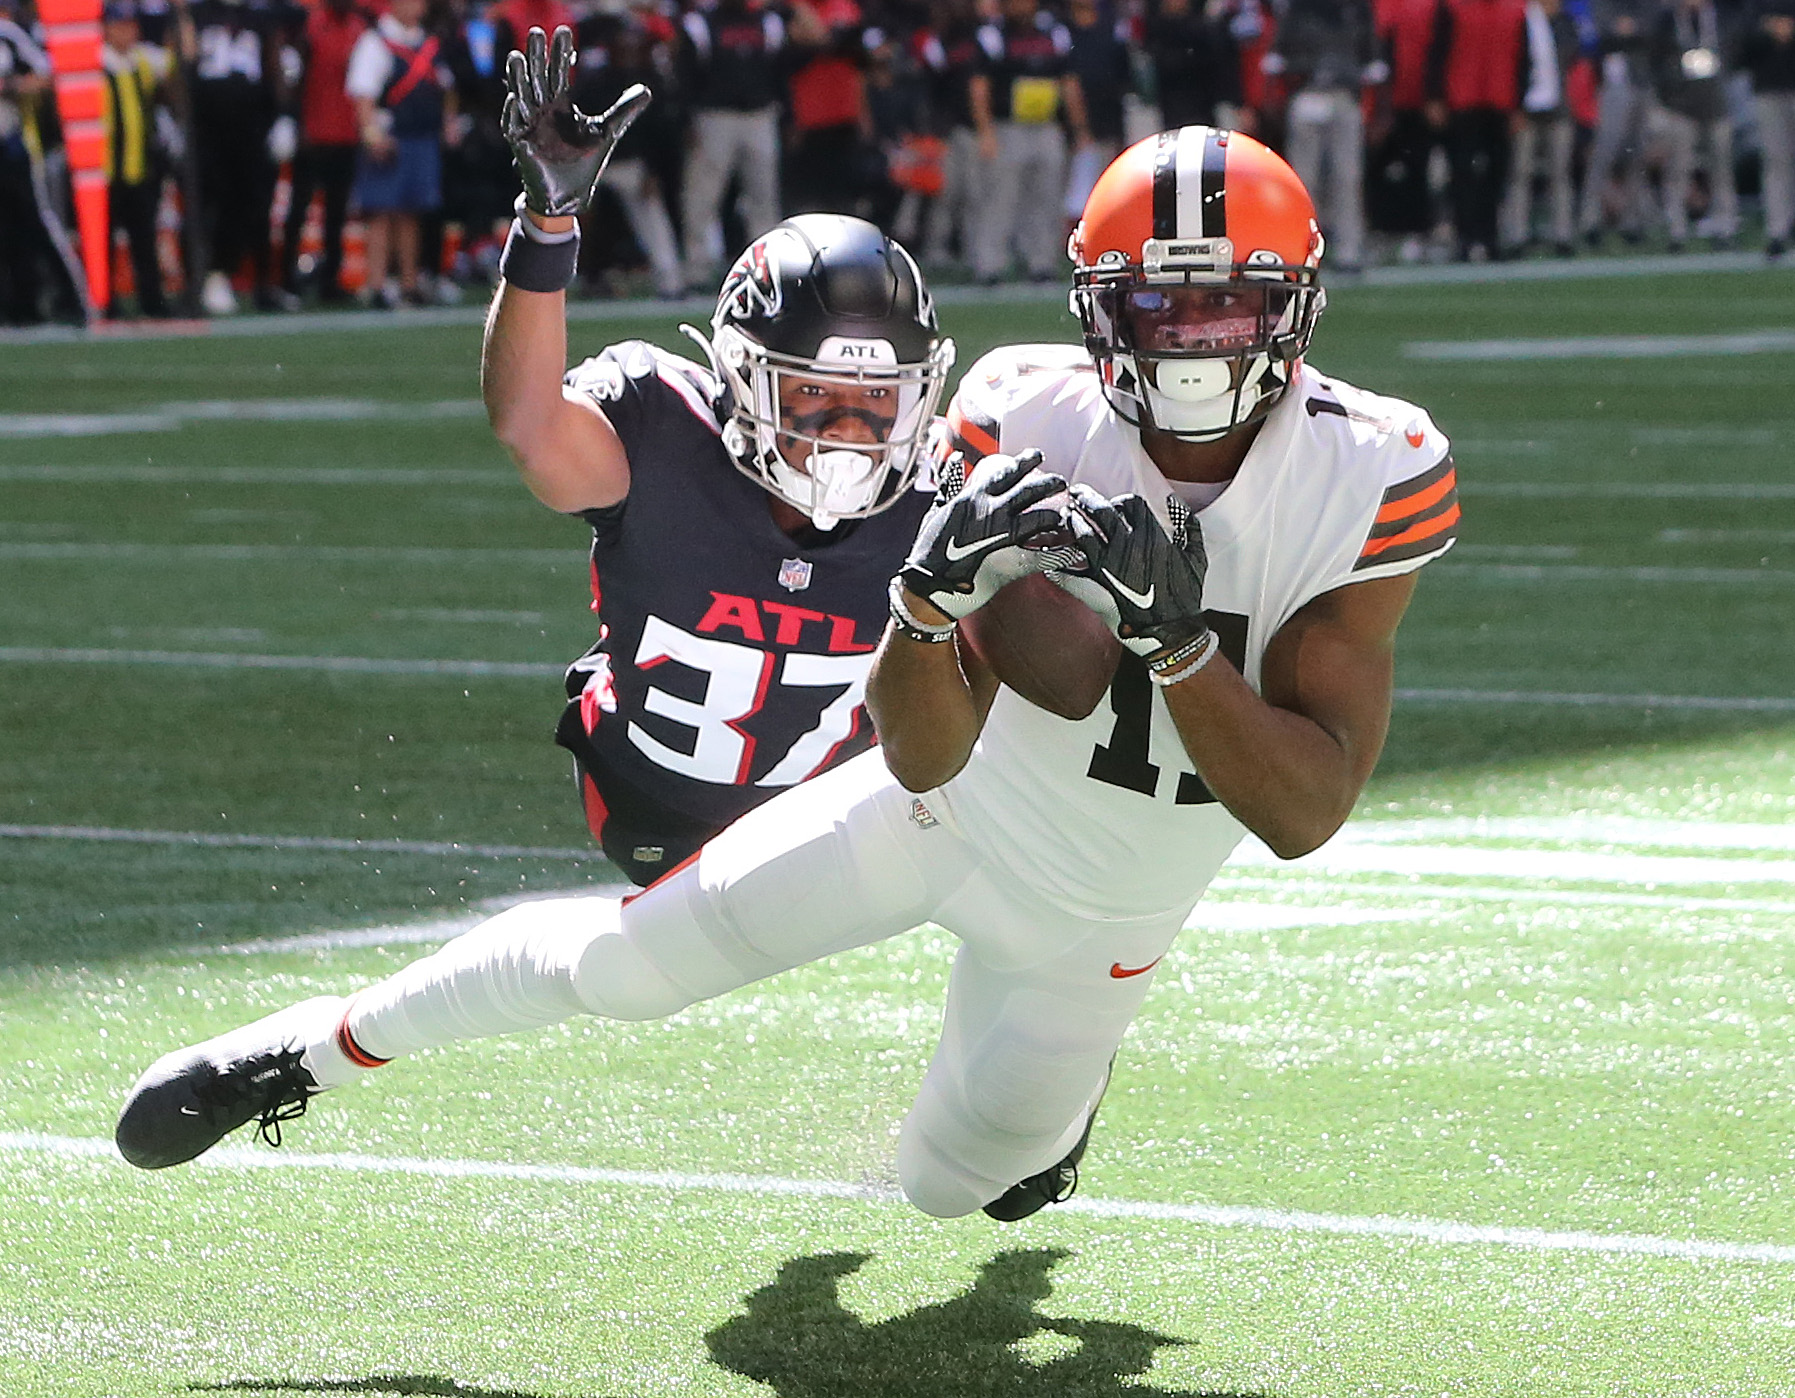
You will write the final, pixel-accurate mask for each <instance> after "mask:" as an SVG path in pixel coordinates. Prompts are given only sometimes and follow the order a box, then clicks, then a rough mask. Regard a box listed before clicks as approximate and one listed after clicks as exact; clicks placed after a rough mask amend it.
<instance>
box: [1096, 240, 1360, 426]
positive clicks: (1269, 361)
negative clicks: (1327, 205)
mask: <svg viewBox="0 0 1795 1398" xmlns="http://www.w3.org/2000/svg"><path fill="white" fill-rule="evenodd" d="M1233 257H1234V249H1233V245H1232V244H1231V243H1230V242H1229V240H1228V239H1226V238H1215V239H1203V240H1196V241H1193V240H1190V239H1180V240H1176V241H1163V242H1162V241H1160V240H1157V239H1152V240H1149V241H1148V242H1147V243H1146V245H1145V247H1144V248H1143V249H1142V257H1141V261H1140V262H1139V263H1136V264H1132V265H1130V264H1129V263H1127V262H1126V261H1124V260H1122V259H1120V258H1115V259H1109V258H1100V259H1099V260H1098V263H1097V265H1096V266H1093V267H1082V266H1081V267H1079V268H1078V270H1077V271H1076V272H1075V274H1074V286H1073V291H1072V311H1073V313H1074V314H1075V315H1077V316H1078V318H1079V322H1080V324H1081V325H1082V326H1083V327H1084V335H1085V346H1086V348H1087V349H1088V350H1089V351H1090V353H1091V356H1092V358H1093V359H1095V360H1096V363H1097V369H1098V373H1099V375H1100V376H1101V378H1102V380H1103V386H1104V394H1105V396H1106V397H1107V398H1108V400H1109V402H1110V405H1111V406H1112V407H1113V408H1114V409H1115V410H1116V412H1117V413H1118V415H1120V416H1121V417H1122V418H1123V419H1124V420H1125V421H1127V422H1129V423H1131V424H1133V425H1135V426H1138V427H1147V428H1152V429H1156V430H1158V431H1161V432H1165V433H1168V434H1169V435H1171V436H1173V437H1177V438H1180V439H1181V440H1184V441H1196V442H1201V441H1214V440H1217V439H1218V438H1221V437H1225V436H1227V435H1228V434H1229V433H1230V432H1233V431H1235V430H1237V429H1238V428H1240V427H1242V426H1244V425H1246V424H1247V423H1249V422H1251V421H1253V420H1254V419H1255V418H1257V417H1260V416H1262V415H1263V414H1264V413H1265V412H1267V411H1269V409H1270V408H1271V406H1272V404H1274V403H1275V402H1276V401H1277V400H1278V398H1279V397H1280V396H1281V395H1282V394H1283V392H1284V390H1285V389H1286V388H1287V387H1289V384H1290V378H1291V374H1292V372H1293V369H1294V366H1295V365H1296V363H1297V362H1298V361H1299V360H1300V359H1301V358H1302V356H1303V354H1304V352H1305V351H1306V350H1307V348H1308V345H1309V340H1310V337H1311V335H1312V334H1313V333H1314V328H1315V320H1316V317H1317V316H1319V315H1320V313H1321V310H1322V307H1323V306H1324V305H1325V303H1326V296H1325V293H1324V292H1323V291H1322V289H1321V287H1320V286H1319V285H1318V283H1317V281H1316V267H1315V265H1314V263H1313V262H1312V263H1310V264H1309V265H1303V266H1298V265H1295V264H1290V263H1285V262H1282V261H1280V260H1278V258H1277V257H1276V255H1275V254H1268V253H1255V254H1254V255H1253V256H1251V257H1250V258H1249V259H1248V260H1247V261H1246V262H1245V263H1236V262H1235V261H1234V260H1233ZM1315 261H1319V249H1318V250H1317V257H1316V259H1315ZM1106 264H1107V265H1106Z"/></svg>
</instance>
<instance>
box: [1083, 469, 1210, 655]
mask: <svg viewBox="0 0 1795 1398" xmlns="http://www.w3.org/2000/svg"><path fill="white" fill-rule="evenodd" d="M1166 503H1167V507H1168V511H1167V512H1168V513H1169V514H1170V515H1171V517H1172V535H1171V536H1170V537H1168V536H1167V534H1166V531H1165V530H1164V529H1162V528H1161V527H1160V524H1159V521H1158V520H1157V519H1156V518H1154V515H1153V511H1152V509H1151V508H1150V507H1149V506H1148V504H1147V502H1146V501H1145V500H1143V499H1141V497H1140V496H1138V495H1121V496H1117V497H1116V499H1114V500H1113V501H1112V500H1105V499H1104V498H1103V497H1102V496H1101V495H1099V494H1098V493H1097V492H1096V491H1095V490H1092V489H1091V488H1090V487H1089V486H1088V485H1077V486H1073V487H1072V492H1071V505H1070V507H1069V508H1068V509H1067V510H1066V527H1067V529H1068V530H1070V531H1071V534H1072V538H1073V541H1074V543H1075V544H1076V545H1077V547H1078V550H1079V552H1080V553H1081V554H1082V555H1083V559H1082V566H1081V567H1080V568H1079V569H1078V570H1077V571H1076V572H1072V571H1064V570H1056V571H1055V572H1053V573H1051V574H1049V577H1051V579H1052V580H1053V581H1054V582H1055V583H1058V584H1059V586H1060V587H1062V588H1064V589H1065V590H1066V591H1067V592H1070V593H1071V594H1072V595H1073V596H1074V597H1077V598H1078V599H1079V600H1080V601H1082V602H1083V603H1084V604H1085V605H1086V606H1088V607H1089V608H1090V609H1091V610H1092V611H1094V612H1096V613H1097V615H1098V616H1100V617H1102V618H1103V619H1104V621H1106V622H1108V623H1109V628H1110V630H1111V631H1113V632H1115V633H1116V639H1117V640H1119V641H1121V643H1122V644H1123V645H1125V646H1127V647H1128V649H1130V650H1131V651H1133V652H1134V653H1135V654H1136V655H1138V656H1141V657H1142V658H1143V659H1145V658H1147V657H1150V656H1153V655H1157V654H1159V653H1160V652H1161V651H1166V650H1170V649H1171V648H1173V647H1176V646H1180V645H1182V644H1184V643H1185V642H1186V641H1190V640H1192V639H1194V638H1196V637H1198V636H1201V635H1202V634H1203V633H1204V632H1205V631H1207V630H1208V629H1209V623H1208V622H1206V621H1204V620H1203V575H1204V574H1205V573H1206V572H1208V570H1209V556H1208V555H1207V554H1206V553H1205V552H1204V551H1203V531H1202V530H1201V529H1200V528H1199V527H1198V524H1197V521H1196V518H1195V517H1194V516H1193V515H1192V514H1191V512H1190V509H1189V507H1187V506H1186V505H1185V503H1184V502H1183V501H1182V500H1180V499H1179V498H1178V497H1177V496H1175V495H1172V496H1168V497H1167V500H1166Z"/></svg>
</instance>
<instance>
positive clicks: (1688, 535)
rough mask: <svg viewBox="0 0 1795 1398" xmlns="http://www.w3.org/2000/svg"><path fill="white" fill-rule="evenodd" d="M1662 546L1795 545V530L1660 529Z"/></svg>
mask: <svg viewBox="0 0 1795 1398" xmlns="http://www.w3.org/2000/svg"><path fill="white" fill-rule="evenodd" d="M1658 542H1659V543H1661V544H1795V529H1660V530H1659V531H1658Z"/></svg>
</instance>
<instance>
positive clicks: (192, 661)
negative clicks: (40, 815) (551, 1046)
mask: <svg viewBox="0 0 1795 1398" xmlns="http://www.w3.org/2000/svg"><path fill="white" fill-rule="evenodd" d="M0 665H173V666H190V667H193V668H195V669H206V670H319V671H326V672H340V673H359V674H371V675H476V676H508V677H510V678H513V679H540V678H543V677H545V676H549V675H553V676H556V677H557V678H558V677H560V676H561V675H562V674H564V673H565V671H566V669H567V667H566V666H565V665H556V664H549V663H547V662H536V661H506V660H401V659H392V658H387V657H381V656H364V655H260V654H252V653H249V652H238V651H179V650H111V649H107V648H104V647H98V646H80V647H67V646H0ZM1396 699H1397V701H1398V702H1399V703H1403V704H1470V705H1477V704H1491V705H1503V706H1510V705H1519V706H1523V707H1527V706H1536V707H1540V708H1619V709H1697V710H1715V711H1719V712H1737V713H1788V712H1795V698H1784V697H1781V696H1770V697H1764V698H1754V697H1751V696H1725V695H1703V694H1575V693H1561V692H1557V691H1553V690H1519V689H1514V690H1510V689H1399V690H1397V691H1396Z"/></svg>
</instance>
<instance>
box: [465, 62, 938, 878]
mask: <svg viewBox="0 0 1795 1398" xmlns="http://www.w3.org/2000/svg"><path fill="white" fill-rule="evenodd" d="M527 47H528V49H529V52H528V54H527V55H525V54H519V53H513V54H512V55H511V58H510V66H509V68H508V72H507V83H508V86H509V88H510V95H509V98H508V100H507V103H506V111H505V120H504V127H505V133H506V136H507V139H509V141H510V142H511V146H512V149H513V151H514V152H515V155H516V160H517V166H518V170H519V173H520V174H521V175H522V177H523V184H524V195H523V197H522V199H521V200H520V202H519V206H518V218H517V223H516V225H515V226H514V228H513V231H512V234H511V238H510V241H509V243H508V244H507V248H506V253H505V258H504V261H503V264H502V270H503V272H504V280H503V282H502V284H501V285H500V288H499V291H498V295H497V296H496V298H495V299H494V301H493V305H492V312H491V314H490V316H489V317H488V320H487V326H486V344H485V353H484V357H483V360H482V366H481V369H482V383H483V388H484V392H485V398H486V405H487V410H488V413H489V415H490V417H491V420H492V425H493V430H494V431H495V432H496V433H497V435H498V438H499V440H500V441H501V442H502V443H503V444H504V445H505V447H506V448H507V450H509V452H510V453H511V455H512V457H513V459H514V460H515V461H516V463H517V466H518V469H519V471H520V472H521V473H522V475H523V478H524V481H525V483H526V484H528V485H529V487H530V489H531V490H532V491H533V492H534V493H535V495H536V496H537V498H538V499H540V500H541V501H542V502H543V503H544V504H546V505H548V506H550V507H551V508H553V509H556V510H561V511H564V512H566V513H569V514H578V515H580V516H581V517H583V518H584V519H586V520H587V521H588V522H589V523H590V524H591V526H592V530H593V546H592V581H593V599H594V608H595V610H596V611H597V612H598V614H599V620H600V627H599V640H598V644H597V645H595V646H594V647H593V648H592V649H591V650H590V651H589V652H587V654H586V655H584V656H582V657H581V658H580V659H579V660H577V661H576V662H575V663H574V664H573V666H572V668H571V669H570V670H569V671H568V683H567V690H568V699H569V703H568V706H567V709H566V711H565V713H564V714H563V717H562V720H561V723H560V727H559V730H558V732H557V735H556V738H557V741H558V742H560V743H561V744H562V745H563V746H565V747H567V748H569V749H570V750H571V751H572V752H573V753H574V755H575V757H576V759H577V770H578V776H579V781H580V787H581V792H582V796H583V799H584V802H585V808H586V813H587V817H588V821H589V823H590V825H591V827H592V830H593V832H594V834H595V836H596V837H597V838H598V840H599V841H600V843H601V844H602V846H603V848H604V850H605V853H606V854H607V855H608V856H609V857H610V858H611V860H612V861H613V862H614V863H616V864H617V865H618V867H620V868H621V869H623V870H624V871H625V873H627V874H628V875H629V877H630V878H632V879H633V880H635V881H636V882H638V883H648V882H651V881H652V880H653V879H655V878H657V877H659V876H660V875H661V874H663V873H665V872H666V871H667V870H668V869H670V868H672V867H674V866H675V865H676V864H678V863H679V862H680V861H682V860H683V859H685V858H687V857H688V856H689V855H691V854H693V853H694V852H695V851H696V850H697V849H698V847H699V846H700V845H701V844H703V843H704V841H705V840H707V839H709V838H710V837H711V836H712V835H714V834H715V833H716V832H717V831H718V830H720V829H722V828H723V827H724V826H725V825H727V824H729V822H730V821H732V820H734V819H735V818H736V817H737V816H739V815H741V814H742V813H743V812H745V811H747V810H749V809H750V808H752V807H754V806H756V805H758V804H760V802H762V801H763V800H765V799H766V798H768V797H770V796H772V795H774V794H775V793H777V792H778V791H780V790H781V789H783V788H785V787H787V786H790V785H792V784H794V783H796V782H799V781H802V780H804V779H805V778H807V777H810V776H814V775H816V774H817V773H819V772H822V771H824V770H826V769H828V768H829V767H832V766H835V765H837V764H838V763H840V762H843V761H845V760H847V759H848V758H850V757H853V756H855V755H857V754H858V753H860V752H863V751H865V750H866V749H867V748H868V747H869V746H870V745H871V744H872V741H873V737H872V730H871V725H870V723H869V721H868V719H867V716H866V711H865V709H864V707H863V706H862V702H861V701H862V695H863V691H864V686H865V681H866V675H867V671H868V669H869V667H870V664H871V660H872V652H873V649H874V646H875V645H876V644H877V642H878V639H879V636H880V633H881V631H882V629H883V625H884V621H885V617H886V614H887V601H886V584H887V582H888V580H889V579H890V577H891V574H892V572H893V570H894V568H895V567H896V565H897V564H898V563H899V562H900V561H901V560H902V559H903V556H904V553H905V550H906V549H907V548H908V546H909V543H910V541H911V540H912V539H913V538H914V537H915V534H916V529H917V526H918V523H919V522H920V520H921V518H922V515H923V512H924V510H925V508H926V506H927V504H928V501H929V496H928V494H927V493H926V492H924V491H921V490H918V489H915V488H914V485H915V478H916V474H917V469H918V466H919V463H920V461H921V459H922V455H923V446H924V443H925V439H926V438H927V436H928V434H929V433H930V431H931V427H932V424H933V421H934V413H935V407H936V404H937V402H938V400H939V397H940V394H941V391H942V388H943V386H944V384H945V382H946V378H947V373H948V369H949V367H950V366H951V365H952V362H953V345H952V342H951V341H949V340H946V339H944V338H942V336H941V335H940V332H939V330H938V329H937V326H936V319H935V311H934V304H933V301H932V300H931V298H930V295H929V292H928V289H927V287H926V286H925V285H924V283H923V279H922V274H921V272H920V271H919V270H918V268H917V266H916V264H915V262H914V261H913V260H912V259H911V257H910V255H909V254H908V253H907V252H905V251H904V249H903V248H902V247H900V246H899V245H898V244H897V243H895V242H893V241H891V240H890V239H889V238H886V237H885V236H884V235H883V234H882V233H881V232H880V231H879V230H878V229H877V228H875V227H873V226H872V225H871V224H868V223H864V222H862V221H860V220H858V219H852V218H846V217H842V216H838V215H832V214H812V215H803V216H800V217H797V218H793V219H788V220H787V221H786V222H784V223H781V224H779V225H778V226H777V227H775V228H773V229H771V230H770V231H768V232H766V233H765V234H764V235H763V236H761V237H760V238H758V239H757V240H756V241H755V242H754V243H753V244H752V245H751V246H750V247H749V248H748V249H747V250H746V251H745V252H743V253H742V255H741V256H740V258H738V259H737V261H736V263H735V265H734V266H733V267H732V268H731V270H730V272H729V274H728V276H727V277H726V278H725V280H724V283H723V287H722V290H721V293H720V295H719V296H718V299H717V305H716V310H715V312H714V314H713V315H712V317H711V322H710V327H709V334H708V336H707V335H705V334H703V333H701V332H699V331H697V330H695V329H693V328H691V327H689V326H687V327H682V328H683V329H684V330H685V331H686V333H687V334H689V335H690V336H691V338H692V339H693V340H695V341H696V342H697V344H698V345H699V347H700V348H701V349H702V351H703V357H704V360H705V361H706V362H705V363H698V362H695V361H694V360H690V359H685V358H681V357H678V356H676V355H672V354H669V353H667V352H665V351H663V350H660V349H657V348H655V347H653V346H650V345H647V344H645V343H642V342H640V341H636V342H628V343H624V344H620V345H613V346H611V347H610V348H608V349H606V350H605V351H604V352H603V353H602V354H600V355H598V356H596V357H595V358H593V359H589V360H587V361H586V362H584V363H583V364H580V365H578V366H577V367H575V368H574V369H573V370H572V372H567V370H566V365H567V333H566V321H565V286H566V283H567V281H568V279H569V278H570V277H571V275H572V273H573V269H574V263H575V260H576V257H577V246H578V225H577V221H576V220H577V216H578V215H579V214H580V212H581V211H582V210H583V209H584V208H585V206H586V204H587V203H588V202H589V200H590V199H591V196H592V192H593V190H594V188H595V187H596V184H597V180H598V178H599V176H600V174H601V173H602V172H603V169H604V165H605V162H606V160H607V158H608V157H609V155H610V152H611V150H612V148H613V147H614V146H615V145H616V143H617V141H618V140H619V139H620V138H621V136H622V134H623V132H624V130H625V129H626V128H627V127H628V125H629V123H630V122H631V121H632V120H633V119H634V117H635V116H636V114H637V113H638V112H639V111H641V109H642V107H643V106H645V105H646V103H647V102H648V93H647V91H646V89H643V88H640V87H637V88H634V89H632V90H631V91H629V92H626V93H625V94H624V95H623V96H622V97H621V98H620V99H619V100H618V102H617V103H616V104H615V105H614V106H612V108H611V109H610V110H609V111H607V112H606V113H605V114H604V115H603V116H599V117H592V116H587V115H585V114H582V113H580V112H578V111H577V110H576V109H575V108H574V107H573V105H572V102H571V99H570V97H569V69H570V67H571V64H572V61H573V49H572V39H571V35H570V34H568V33H567V32H566V31H565V30H563V31H560V32H557V34H556V35H555V39H554V43H553V46H552V48H551V47H550V45H549V43H548V41H547V40H546V37H545V36H544V35H543V33H542V31H541V30H534V31H532V33H531V35H530V37H529V39H528V41H527Z"/></svg>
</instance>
